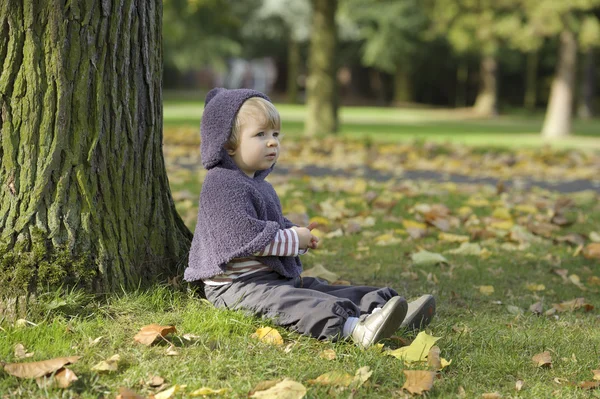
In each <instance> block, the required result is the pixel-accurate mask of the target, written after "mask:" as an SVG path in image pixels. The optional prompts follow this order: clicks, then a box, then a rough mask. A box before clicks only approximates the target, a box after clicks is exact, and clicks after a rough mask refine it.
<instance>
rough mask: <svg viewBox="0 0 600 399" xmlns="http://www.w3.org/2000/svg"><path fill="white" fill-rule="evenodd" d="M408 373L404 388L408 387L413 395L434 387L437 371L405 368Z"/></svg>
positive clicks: (405, 372) (406, 373)
mask: <svg viewBox="0 0 600 399" xmlns="http://www.w3.org/2000/svg"><path fill="white" fill-rule="evenodd" d="M403 371H404V374H405V375H406V381H405V382H404V385H402V389H406V390H407V391H408V392H410V393H411V394H413V395H422V394H423V392H425V391H429V390H431V388H433V379H434V378H435V372H433V371H426V370H403Z"/></svg>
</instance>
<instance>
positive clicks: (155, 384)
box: [147, 375, 165, 388]
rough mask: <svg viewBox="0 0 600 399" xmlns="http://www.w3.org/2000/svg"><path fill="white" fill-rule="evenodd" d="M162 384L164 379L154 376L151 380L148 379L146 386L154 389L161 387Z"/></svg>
mask: <svg viewBox="0 0 600 399" xmlns="http://www.w3.org/2000/svg"><path fill="white" fill-rule="evenodd" d="M164 383H165V379H164V378H162V377H160V376H157V375H155V376H153V377H152V378H150V381H148V383H147V384H148V385H150V386H151V387H154V388H156V387H159V386H161V385H162V384H164Z"/></svg>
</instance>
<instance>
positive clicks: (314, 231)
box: [310, 229, 325, 238]
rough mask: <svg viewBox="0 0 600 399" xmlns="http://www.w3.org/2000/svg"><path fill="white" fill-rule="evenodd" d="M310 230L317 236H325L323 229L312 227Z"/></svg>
mask: <svg viewBox="0 0 600 399" xmlns="http://www.w3.org/2000/svg"><path fill="white" fill-rule="evenodd" d="M310 232H311V233H312V234H313V235H315V236H317V237H319V238H323V237H324V236H325V232H324V231H323V230H319V229H312V230H311V231H310Z"/></svg>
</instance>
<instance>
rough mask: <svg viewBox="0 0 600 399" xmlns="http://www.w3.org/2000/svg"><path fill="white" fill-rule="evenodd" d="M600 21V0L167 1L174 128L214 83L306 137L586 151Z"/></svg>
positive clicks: (593, 123)
mask: <svg viewBox="0 0 600 399" xmlns="http://www.w3.org/2000/svg"><path fill="white" fill-rule="evenodd" d="M599 21H600V0H569V1H566V0H243V1H236V0H164V1H163V51H164V54H163V56H164V79H163V84H164V93H165V94H164V98H165V123H166V124H172V125H177V124H181V123H190V124H194V125H195V124H196V122H198V121H199V118H200V116H201V115H200V113H201V109H202V108H201V107H202V101H203V98H204V93H205V92H206V91H208V90H209V89H210V88H212V87H215V86H221V87H227V88H242V87H246V88H253V89H256V90H260V91H262V92H265V93H267V94H268V95H269V96H270V97H271V98H272V99H273V100H274V101H275V102H276V103H277V104H278V106H279V107H280V110H281V112H282V115H283V117H284V121H286V120H288V121H289V125H287V126H288V127H289V130H290V131H292V132H297V133H302V134H303V135H309V136H310V135H323V134H329V133H335V132H337V131H341V132H342V133H344V132H345V133H347V134H359V133H361V132H362V133H363V134H368V135H377V134H378V133H381V135H382V136H383V137H389V136H390V135H396V134H407V133H410V134H412V135H415V136H419V134H424V135H427V134H431V135H433V136H435V135H436V134H444V135H446V137H451V136H453V135H455V134H459V135H460V134H469V133H472V134H475V133H486V132H489V133H491V134H492V136H489V137H488V138H490V137H493V134H496V135H497V136H505V135H506V134H511V133H512V134H514V133H517V134H525V135H532V137H531V140H538V139H539V138H540V137H542V138H546V139H555V138H560V137H565V136H571V137H572V136H580V137H587V139H588V140H587V141H585V144H584V145H586V146H587V145H588V144H587V143H589V142H590V139H593V141H594V142H595V141H596V140H597V138H598V137H600V122H599V121H598V119H594V117H595V115H596V113H597V112H598V105H599V104H598V102H599V99H598V97H599V94H598V90H597V87H598V74H599V73H600V55H599V54H598V53H599V52H600V51H599V50H598V47H599V46H600V22H599ZM186 102H191V103H193V106H190V107H189V108H185V103H186ZM195 126H197V125H195ZM534 135H535V138H533V136H534ZM513 137H514V135H513ZM508 140H511V138H510V137H508Z"/></svg>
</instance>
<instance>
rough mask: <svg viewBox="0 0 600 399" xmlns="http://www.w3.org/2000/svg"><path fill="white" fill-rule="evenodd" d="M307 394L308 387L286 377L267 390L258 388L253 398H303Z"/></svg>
mask: <svg viewBox="0 0 600 399" xmlns="http://www.w3.org/2000/svg"><path fill="white" fill-rule="evenodd" d="M305 395H306V388H305V387H304V385H302V384H300V383H299V382H296V381H293V380H290V379H287V378H286V379H284V380H283V381H281V382H279V383H276V384H275V385H273V386H271V387H270V388H268V389H265V390H257V391H255V392H254V393H252V395H250V397H251V398H259V399H302V398H303V397H304V396H305Z"/></svg>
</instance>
